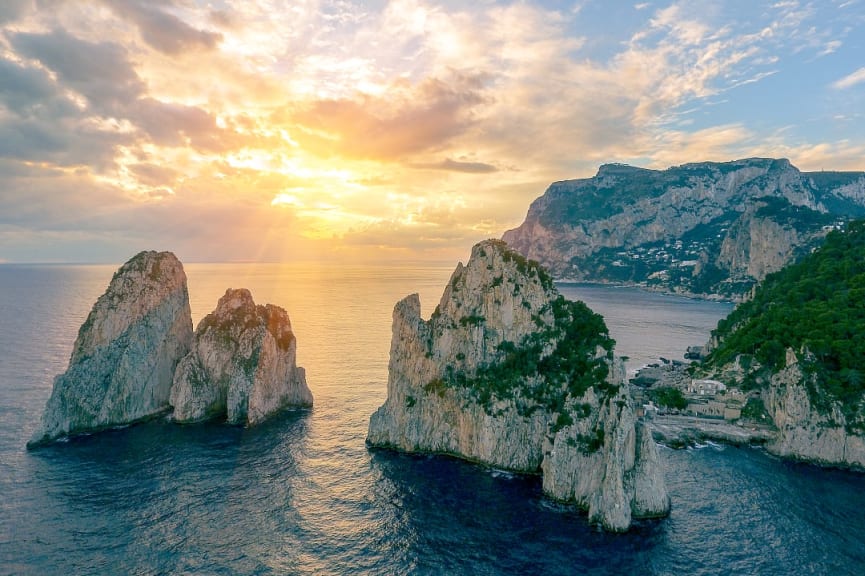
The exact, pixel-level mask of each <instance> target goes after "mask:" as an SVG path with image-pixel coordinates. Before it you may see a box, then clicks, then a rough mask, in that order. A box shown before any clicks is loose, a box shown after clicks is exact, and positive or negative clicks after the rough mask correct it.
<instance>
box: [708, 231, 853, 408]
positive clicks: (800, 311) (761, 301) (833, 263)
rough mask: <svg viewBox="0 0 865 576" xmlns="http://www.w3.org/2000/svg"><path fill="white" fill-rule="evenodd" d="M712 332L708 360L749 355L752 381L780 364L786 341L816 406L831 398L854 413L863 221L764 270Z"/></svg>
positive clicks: (723, 360)
mask: <svg viewBox="0 0 865 576" xmlns="http://www.w3.org/2000/svg"><path fill="white" fill-rule="evenodd" d="M713 334H714V336H715V337H717V339H718V340H719V341H720V344H719V346H718V347H717V348H716V349H715V350H713V351H712V353H711V354H710V356H709V357H708V358H707V360H706V363H705V364H706V366H707V367H708V368H713V367H714V368H720V367H722V366H724V365H727V364H729V363H731V362H733V361H734V360H735V359H736V357H738V356H740V355H743V354H745V355H751V356H753V359H754V360H756V363H754V365H753V366H752V367H751V372H750V373H749V374H748V377H747V378H746V383H747V382H749V381H750V383H751V385H752V386H753V385H755V384H758V383H760V382H765V378H761V376H766V375H768V374H770V373H773V372H777V371H779V370H781V369H782V368H784V366H785V364H786V353H787V349H792V350H793V351H794V352H795V353H796V355H797V359H798V360H799V362H800V365H801V366H802V367H803V369H804V370H805V371H806V373H807V374H808V375H810V376H812V377H813V380H812V379H809V392H810V395H811V400H812V402H813V403H814V404H815V406H817V407H818V409H821V410H824V411H825V410H827V409H828V408H829V407H830V404H831V401H832V400H838V401H840V403H841V406H842V408H843V410H844V411H845V415H846V416H848V417H849V416H851V415H854V414H855V413H857V412H858V406H859V403H860V401H861V399H862V395H863V391H865V221H856V222H851V223H850V224H849V225H848V226H847V228H846V230H844V231H835V232H832V233H830V234H829V235H828V236H827V237H826V241H825V243H824V244H823V246H822V247H821V248H820V249H818V250H816V251H815V252H813V253H812V254H810V255H808V256H806V257H805V258H803V259H802V260H801V261H800V262H798V263H797V264H793V265H790V266H788V267H787V268H784V269H783V270H781V271H780V272H777V273H775V274H771V275H769V276H768V277H767V278H766V279H765V280H764V281H763V283H762V284H761V285H760V286H758V288H757V289H756V291H755V293H754V297H753V298H752V299H751V300H749V301H747V302H744V303H742V304H740V305H739V306H738V307H737V308H736V309H735V310H733V312H732V313H731V314H730V315H729V316H728V317H727V318H725V319H724V320H721V321H720V322H719V323H718V327H717V329H716V330H715V331H714V332H713Z"/></svg>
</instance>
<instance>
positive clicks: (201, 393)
mask: <svg viewBox="0 0 865 576" xmlns="http://www.w3.org/2000/svg"><path fill="white" fill-rule="evenodd" d="M296 351H297V340H296V339H295V336H294V333H293V332H292V330H291V322H290V320H289V318H288V314H287V313H286V311H285V310H283V309H282V308H280V307H279V306H274V305H272V304H267V305H266V306H261V305H258V306H257V305H256V304H255V302H254V301H253V299H252V295H251V294H250V292H249V290H246V289H239V290H233V289H229V290H227V291H226V292H225V295H224V296H222V298H220V299H219V303H218V305H217V307H216V310H214V311H213V312H211V313H210V314H208V315H207V316H206V317H205V318H204V319H203V320H202V321H201V322H200V323H199V325H198V328H197V329H196V331H195V339H194V343H193V346H192V351H191V352H190V353H189V355H188V356H187V357H186V358H184V359H183V360H182V361H181V363H180V365H179V366H178V367H177V371H176V373H175V375H174V385H173V387H172V390H171V399H170V402H171V405H172V406H173V407H174V420H175V421H177V422H181V423H187V422H196V421H201V420H210V419H225V420H227V421H228V422H229V423H231V424H243V425H253V424H256V423H258V422H261V421H262V420H264V419H265V418H267V417H268V416H269V415H271V414H273V413H274V412H276V411H278V410H280V409H282V408H285V407H288V406H311V405H312V393H311V392H310V391H309V388H308V387H307V385H306V374H305V372H304V369H303V368H300V367H298V366H297V365H296Z"/></svg>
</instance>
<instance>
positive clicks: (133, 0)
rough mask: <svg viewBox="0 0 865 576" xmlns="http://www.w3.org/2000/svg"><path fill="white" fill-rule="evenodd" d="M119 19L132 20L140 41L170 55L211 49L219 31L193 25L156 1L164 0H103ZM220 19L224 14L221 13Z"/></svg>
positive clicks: (219, 35) (214, 44) (223, 17)
mask: <svg viewBox="0 0 865 576" xmlns="http://www.w3.org/2000/svg"><path fill="white" fill-rule="evenodd" d="M103 2H104V3H105V4H107V5H108V6H110V7H111V9H112V10H114V12H115V13H116V14H117V15H118V16H120V17H121V18H124V19H128V20H129V21H131V22H133V23H134V24H135V25H136V26H137V27H138V31H139V33H140V34H141V38H142V40H144V41H145V42H146V43H147V44H148V45H149V46H151V47H152V48H155V49H156V50H158V51H160V52H163V53H165V54H169V55H172V56H176V55H179V54H181V53H183V52H186V51H189V50H196V49H200V50H213V49H214V48H216V46H217V45H218V44H219V42H220V41H221V40H222V34H219V33H216V32H209V31H206V30H199V29H196V28H193V27H192V26H190V25H189V24H187V23H186V22H184V21H183V20H181V19H180V18H178V17H177V16H175V15H173V14H170V13H169V12H167V11H166V10H164V9H163V8H162V7H161V6H159V4H166V5H170V3H169V2H166V1H165V0H162V1H161V2H160V1H156V2H154V1H152V0H103ZM221 20H222V21H225V14H224V13H222V18H221Z"/></svg>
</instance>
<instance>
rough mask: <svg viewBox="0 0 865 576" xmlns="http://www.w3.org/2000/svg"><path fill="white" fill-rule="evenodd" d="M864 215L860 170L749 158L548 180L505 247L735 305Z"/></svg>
mask: <svg viewBox="0 0 865 576" xmlns="http://www.w3.org/2000/svg"><path fill="white" fill-rule="evenodd" d="M863 215H865V173H862V172H800V171H799V170H798V169H797V168H795V167H794V166H792V165H791V164H790V162H789V161H787V160H784V159H781V160H774V159H765V158H749V159H745V160H737V161H734V162H724V163H715V162H702V163H696V164H685V165H682V166H677V167H673V168H669V169H667V170H663V171H658V170H646V169H642V168H635V167H632V166H626V165H620V164H607V165H603V166H601V167H600V169H599V170H598V173H597V175H596V176H594V177H592V178H586V179H581V180H568V181H563V182H556V183H554V184H552V185H551V186H550V187H549V188H548V189H547V191H546V192H545V193H544V195H543V196H541V197H540V198H538V199H536V200H535V201H534V202H533V203H532V205H531V207H530V208H529V211H528V215H527V216H526V219H525V221H524V222H523V224H522V225H520V226H519V227H518V228H516V229H514V230H509V231H507V232H506V233H505V234H504V236H503V239H504V240H505V241H506V242H507V243H508V244H510V245H511V246H512V247H513V248H514V249H516V250H517V251H518V252H520V253H521V254H523V255H524V256H526V257H528V258H532V259H534V260H537V261H539V262H540V263H541V264H542V265H543V266H545V267H547V268H548V269H549V270H550V271H551V272H552V273H553V275H554V276H555V277H556V278H560V279H573V280H583V281H599V282H615V283H624V284H639V285H644V286H648V287H653V288H656V289H660V290H665V291H670V292H679V293H690V294H697V295H717V296H723V297H732V298H737V297H739V296H741V295H742V294H744V293H745V292H747V291H748V290H749V289H750V288H751V287H752V286H753V285H754V284H755V283H756V282H758V281H760V280H762V279H763V278H764V277H765V276H766V274H768V273H770V272H774V271H776V270H779V269H780V268H781V267H782V266H784V265H785V264H786V263H788V262H790V261H791V260H793V259H795V258H797V257H798V256H800V255H802V254H805V253H808V252H809V251H810V250H811V249H812V248H813V247H814V246H816V245H818V244H819V243H820V242H821V241H822V238H823V237H824V236H825V234H826V232H827V231H828V230H829V229H832V228H835V227H837V226H838V225H839V223H841V222H843V221H846V220H848V219H850V218H852V217H858V216H863Z"/></svg>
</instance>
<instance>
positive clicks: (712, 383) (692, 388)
mask: <svg viewBox="0 0 865 576" xmlns="http://www.w3.org/2000/svg"><path fill="white" fill-rule="evenodd" d="M726 389H727V387H726V386H724V384H722V383H721V382H718V381H717V380H691V384H690V385H689V386H688V393H689V394H699V395H701V396H705V395H712V396H714V395H715V394H717V393H719V392H723V391H725V390H726Z"/></svg>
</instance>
